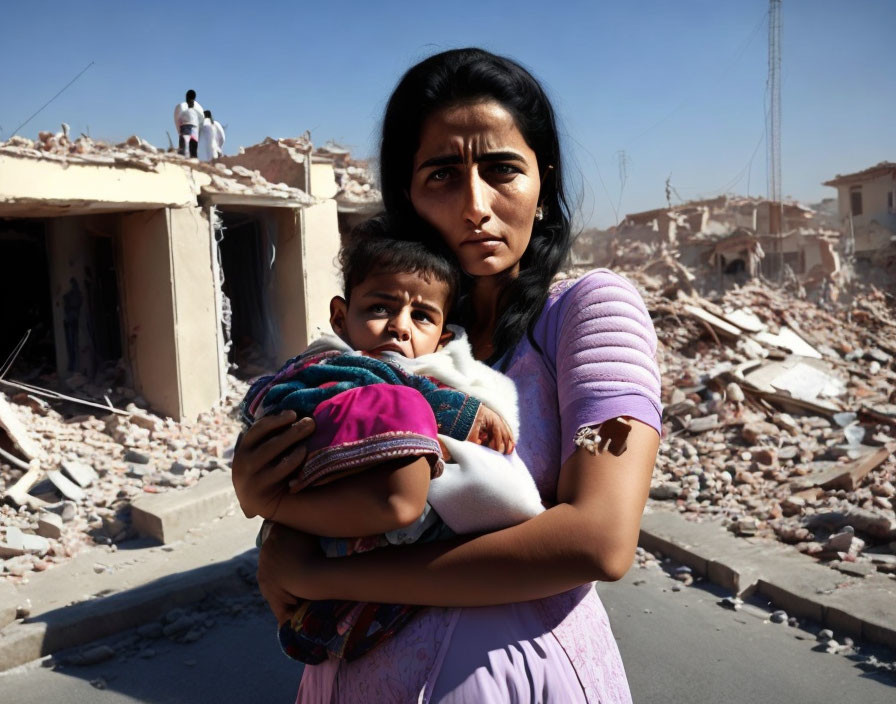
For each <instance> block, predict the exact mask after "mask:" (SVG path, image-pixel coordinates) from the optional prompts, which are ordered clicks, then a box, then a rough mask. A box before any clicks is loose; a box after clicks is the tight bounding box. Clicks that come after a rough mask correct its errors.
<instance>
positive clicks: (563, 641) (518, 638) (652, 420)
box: [297, 269, 661, 704]
mask: <svg viewBox="0 0 896 704" xmlns="http://www.w3.org/2000/svg"><path fill="white" fill-rule="evenodd" d="M533 336H534V338H535V341H536V343H537V344H538V347H539V348H540V350H539V349H536V348H534V347H533V346H532V345H531V343H530V342H529V340H528V338H526V337H524V338H523V340H522V342H521V343H520V344H519V345H518V346H517V349H516V350H515V352H514V354H513V357H512V359H511V362H510V364H509V366H508V369H507V375H508V376H509V377H510V378H511V379H513V380H514V381H515V382H516V384H517V390H518V392H519V407H520V410H521V413H520V419H521V427H520V437H519V442H518V444H517V451H518V452H519V454H520V456H521V457H522V458H523V459H524V460H525V462H526V465H527V466H528V468H529V471H530V472H531V473H532V476H533V478H534V479H535V483H536V485H537V486H538V489H539V491H540V492H541V495H542V498H543V499H544V500H545V501H547V502H549V503H554V502H555V501H556V490H557V480H558V477H559V471H560V466H561V464H562V463H563V461H565V460H566V459H567V458H568V457H569V456H570V455H571V454H572V452H573V450H574V444H573V437H574V435H575V433H576V431H577V430H578V429H579V428H581V427H582V426H586V425H596V424H599V423H602V422H604V421H606V420H609V419H610V418H616V417H618V416H622V415H625V416H630V417H632V418H635V419H637V420H639V421H641V422H643V423H646V424H647V425H650V426H652V427H653V428H655V429H656V430H657V432H658V433H659V432H661V421H660V418H661V406H660V376H659V370H658V369H657V365H656V361H655V358H654V357H655V352H656V334H655V333H654V330H653V324H652V323H651V320H650V316H649V314H648V313H647V309H646V308H645V306H644V302H643V301H642V300H641V297H640V296H639V295H638V292H637V291H636V290H635V288H634V286H632V284H631V283H629V282H628V281H627V280H626V279H624V278H623V277H621V276H619V275H617V274H614V273H613V272H610V271H608V270H606V269H599V270H596V271H593V272H590V273H588V274H586V275H585V276H583V277H581V278H580V279H577V280H567V281H561V282H559V283H558V284H555V285H554V287H552V290H551V295H550V297H549V299H548V302H547V303H546V304H545V307H544V310H543V311H542V314H541V316H540V318H539V320H538V322H537V323H536V326H535V329H534V335H533ZM558 380H559V383H558ZM511 690H512V691H511ZM532 691H536V692H537V693H538V694H537V696H536V698H538V697H545V696H546V695H547V694H548V693H552V694H551V695H550V697H549V698H550V699H555V700H556V701H570V702H572V701H587V702H603V703H604V704H607V703H613V702H620V703H625V702H630V701H631V696H630V694H629V690H628V683H627V681H626V678H625V671H624V669H623V667H622V661H621V659H620V657H619V651H618V649H617V647H616V642H615V639H614V637H613V634H612V632H611V630H610V624H609V621H608V619H607V615H606V612H605V611H604V608H603V605H602V604H601V602H600V599H599V598H598V596H597V593H596V592H595V590H594V589H593V586H592V585H591V584H587V585H583V586H581V587H578V588H576V589H572V590H570V591H568V592H564V593H563V594H557V595H555V596H552V597H548V598H545V599H540V600H536V601H529V602H522V603H516V604H504V605H500V606H492V607H476V608H460V609H445V608H436V607H431V608H428V609H426V610H424V611H422V612H421V613H420V614H419V615H418V616H417V618H416V619H415V620H414V621H413V622H412V623H410V624H409V625H408V626H406V627H405V628H404V629H403V630H402V631H400V632H399V633H397V634H396V635H395V636H394V637H393V638H392V639H391V640H390V641H388V642H386V643H384V644H383V645H381V646H379V647H378V648H377V649H376V650H373V651H372V652H370V653H368V654H367V655H365V656H364V657H362V658H360V659H359V660H357V661H355V662H351V663H346V662H343V661H328V662H326V663H322V664H321V665H315V666H306V668H305V672H304V675H303V678H302V683H301V686H300V688H299V695H298V699H297V702H330V701H335V702H360V701H381V702H390V703H391V702H417V701H422V702H428V701H433V702H436V701H439V702H449V701H458V702H460V701H477V702H491V701H507V700H516V699H515V698H516V697H522V700H523V701H528V699H529V695H528V694H526V693H529V692H532Z"/></svg>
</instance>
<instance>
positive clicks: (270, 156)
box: [216, 141, 310, 193]
mask: <svg viewBox="0 0 896 704" xmlns="http://www.w3.org/2000/svg"><path fill="white" fill-rule="evenodd" d="M216 161H217V162H218V163H221V164H224V165H225V166H229V167H233V166H243V167H245V168H247V169H249V170H250V171H258V172H259V173H260V174H261V175H262V176H264V177H265V178H266V179H267V180H268V181H270V182H271V183H285V184H286V185H287V186H291V187H293V188H301V189H302V190H303V191H305V192H306V193H307V192H308V188H307V186H308V176H307V172H308V163H309V162H310V156H309V155H307V154H304V153H302V152H300V151H299V150H298V149H294V148H292V147H290V146H288V145H286V144H280V143H278V142H274V141H271V142H262V143H261V144H255V145H253V146H251V147H246V148H244V149H243V153H242V154H235V155H233V156H225V157H221V158H220V159H217V160H216Z"/></svg>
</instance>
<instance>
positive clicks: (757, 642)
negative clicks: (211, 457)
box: [0, 568, 896, 704]
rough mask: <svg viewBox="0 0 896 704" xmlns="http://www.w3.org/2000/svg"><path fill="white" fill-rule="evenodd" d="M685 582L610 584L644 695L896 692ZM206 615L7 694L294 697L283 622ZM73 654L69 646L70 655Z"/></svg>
mask: <svg viewBox="0 0 896 704" xmlns="http://www.w3.org/2000/svg"><path fill="white" fill-rule="evenodd" d="M636 583H637V584H636ZM675 584H676V583H675V582H674V581H673V580H672V579H671V578H669V577H668V576H667V575H665V574H664V573H663V572H661V571H660V570H658V569H656V568H654V569H647V570H639V569H637V568H636V569H633V570H632V571H631V572H630V573H629V574H628V576H626V577H625V578H624V579H623V580H621V581H620V582H618V583H615V584H603V585H600V588H599V591H600V593H601V595H602V598H603V599H604V603H605V604H606V606H607V610H608V612H609V614H610V619H611V621H612V622H613V624H614V631H615V633H616V635H617V639H618V641H619V647H620V649H621V651H622V655H623V659H624V661H625V663H626V669H627V671H628V675H629V681H630V684H631V689H632V694H633V698H634V701H635V702H637V703H639V704H640V703H653V702H657V703H658V702H663V703H664V704H699V703H703V702H707V703H709V702H725V703H726V704H741V703H743V704H747V703H748V702H749V704H754V703H755V702H767V703H777V702H785V703H786V704H801V703H803V702H805V703H806V704H822V703H826V702H832V703H834V702H836V703H838V704H840V703H844V704H846V703H853V702H861V703H862V704H877V703H878V702H879V703H880V704H884V703H886V704H892V703H893V702H894V701H896V676H893V675H886V674H883V675H882V674H878V673H869V672H866V671H864V670H863V669H862V667H861V666H860V661H862V660H863V659H864V657H865V656H866V655H868V654H869V653H871V652H872V651H870V650H865V649H862V651H861V652H860V653H859V654H858V655H853V656H846V655H842V654H837V655H832V654H827V653H823V652H819V651H817V650H814V648H816V647H817V643H816V641H815V638H814V635H813V633H812V632H811V626H810V627H809V628H810V630H803V629H800V628H791V627H788V626H787V625H780V624H774V623H771V622H769V621H768V619H767V617H768V614H769V612H768V611H767V610H764V609H763V608H761V605H760V606H755V605H750V604H748V605H746V606H745V608H743V609H741V610H740V611H737V612H734V611H730V610H727V609H724V608H722V607H720V606H719V605H718V603H717V602H718V599H719V595H717V594H714V593H713V592H712V591H709V590H705V589H702V588H699V587H684V588H682V589H681V591H678V592H675V591H672V587H673V585H675ZM199 623H200V625H201V626H202V628H203V629H204V634H203V635H202V637H201V638H199V640H197V641H195V642H193V643H189V644H181V643H175V642H172V641H170V640H168V639H167V638H164V637H163V638H159V639H155V640H148V639H146V638H141V637H137V636H136V635H135V634H131V636H130V637H122V636H119V637H117V638H112V639H109V640H107V641H104V642H103V643H106V644H109V645H110V646H111V647H113V649H114V651H115V653H116V656H115V657H114V658H112V659H109V660H107V661H105V662H101V663H99V664H95V665H91V666H74V665H68V664H57V665H56V668H55V669H52V668H49V667H42V666H41V665H40V664H38V663H34V664H31V665H28V666H25V667H23V668H19V669H17V670H13V671H11V672H9V673H6V674H2V675H0V702H10V703H12V702H15V703H16V704H38V703H39V702H40V703H43V702H47V701H53V702H58V703H59V704H88V703H89V704H113V703H114V704H123V703H125V702H145V703H153V704H156V703H157V704H180V703H189V704H197V703H200V704H201V703H204V702H253V703H254V702H283V703H285V702H292V701H293V698H294V697H295V691H296V685H297V683H298V680H299V676H300V667H299V666H297V665H296V664H295V663H293V662H292V661H290V660H288V659H287V658H285V657H284V656H283V655H282V654H281V653H280V651H279V648H278V647H277V645H276V642H275V639H274V622H273V619H272V618H271V617H270V616H269V615H268V614H267V612H266V611H265V610H264V609H263V608H262V607H261V606H260V605H259V604H257V602H254V603H243V604H241V605H240V604H234V603H232V602H228V603H222V604H219V605H216V606H214V607H208V608H207V609H206V610H205V611H204V612H203V615H202V618H201V619H200V620H199ZM84 650H85V649H83V648H82V649H79V651H80V652H83V651H84ZM874 654H875V655H877V656H878V657H880V658H881V659H889V660H892V659H894V657H896V656H894V654H893V653H886V652H882V651H874ZM69 655H71V654H64V653H63V654H60V656H59V657H58V660H59V662H60V663H64V661H65V659H66V657H67V656H69Z"/></svg>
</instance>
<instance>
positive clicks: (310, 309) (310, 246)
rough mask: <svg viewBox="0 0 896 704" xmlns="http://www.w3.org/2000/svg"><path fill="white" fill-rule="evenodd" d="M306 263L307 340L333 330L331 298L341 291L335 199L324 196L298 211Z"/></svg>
mask: <svg viewBox="0 0 896 704" xmlns="http://www.w3.org/2000/svg"><path fill="white" fill-rule="evenodd" d="M299 213H300V217H301V223H302V248H303V257H304V263H305V310H306V311H307V312H306V318H305V320H306V328H307V330H308V341H309V342H310V341H311V340H314V339H315V338H317V337H320V335H321V334H322V333H324V332H330V299H331V298H333V296H338V295H340V294H341V293H342V285H341V281H340V278H339V268H338V266H337V263H336V258H337V257H338V256H339V245H340V237H339V225H338V221H337V218H336V201H334V200H325V201H323V202H322V203H318V204H317V205H311V206H308V207H307V208H302V210H300V211H299Z"/></svg>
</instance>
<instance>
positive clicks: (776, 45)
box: [767, 0, 784, 281]
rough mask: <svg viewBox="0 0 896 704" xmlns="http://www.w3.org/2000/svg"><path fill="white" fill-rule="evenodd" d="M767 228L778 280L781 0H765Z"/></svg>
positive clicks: (781, 204) (781, 243) (780, 271)
mask: <svg viewBox="0 0 896 704" xmlns="http://www.w3.org/2000/svg"><path fill="white" fill-rule="evenodd" d="M768 92H769V110H768V118H767V119H768V199H769V213H768V215H769V218H768V223H769V232H770V233H771V234H772V235H777V241H776V245H777V249H778V257H777V259H778V262H777V264H778V280H779V281H780V280H781V277H782V276H783V273H784V233H783V230H784V201H783V199H782V196H781V0H769V3H768Z"/></svg>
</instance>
